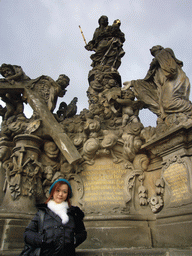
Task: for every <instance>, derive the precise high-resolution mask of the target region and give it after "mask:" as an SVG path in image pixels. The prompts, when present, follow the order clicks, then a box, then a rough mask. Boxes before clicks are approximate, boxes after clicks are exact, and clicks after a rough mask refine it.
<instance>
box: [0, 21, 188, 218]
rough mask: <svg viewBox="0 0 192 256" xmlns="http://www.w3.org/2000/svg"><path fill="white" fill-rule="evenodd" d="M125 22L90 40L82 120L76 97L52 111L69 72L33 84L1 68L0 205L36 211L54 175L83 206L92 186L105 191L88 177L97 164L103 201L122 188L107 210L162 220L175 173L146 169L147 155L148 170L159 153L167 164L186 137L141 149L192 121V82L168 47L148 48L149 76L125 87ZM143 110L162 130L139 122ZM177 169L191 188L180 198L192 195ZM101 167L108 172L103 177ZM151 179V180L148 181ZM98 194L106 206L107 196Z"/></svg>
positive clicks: (103, 27) (104, 24)
mask: <svg viewBox="0 0 192 256" xmlns="http://www.w3.org/2000/svg"><path fill="white" fill-rule="evenodd" d="M120 25H121V23H120V20H115V21H114V23H113V24H112V25H108V18H107V17H106V16H102V17H101V18H100V19H99V28H97V29H96V30H95V33H94V36H93V39H92V40H91V41H90V42H89V43H88V44H87V45H86V46H85V48H86V49H87V50H89V51H94V53H93V54H92V55H91V60H92V64H91V66H92V69H91V70H90V71H89V74H88V82H89V87H88V89H87V97H88V102H89V109H83V110H82V111H81V112H80V114H76V113H77V101H78V99H77V97H75V95H74V98H73V99H72V100H71V102H70V103H69V104H66V103H65V102H61V104H60V106H59V108H58V109H56V103H57V99H58V97H63V96H64V95H65V93H66V88H67V86H68V85H69V78H68V77H67V76H66V75H60V76H59V78H58V79H57V80H56V81H54V80H53V79H52V78H50V77H48V76H44V75H42V76H40V77H38V78H36V79H30V78H29V77H28V76H26V75H25V73H24V72H23V70H22V68H21V67H19V66H16V65H9V64H3V65H2V66H1V67H0V72H1V74H2V76H3V77H4V78H1V79H0V95H1V97H2V100H3V101H4V102H5V104H6V107H2V106H1V107H0V115H1V116H2V119H3V121H2V124H1V139H0V161H1V162H0V169H1V187H2V189H3V190H4V192H5V196H4V195H3V194H0V200H1V202H2V201H3V203H2V205H3V206H5V208H6V207H7V205H9V204H10V203H11V202H16V201H17V202H19V201H20V199H21V198H25V199H26V198H27V199H29V200H32V201H30V202H33V203H34V205H35V203H36V202H44V201H45V200H46V198H47V197H48V194H49V187H50V185H51V184H52V183H53V182H54V181H55V180H57V179H58V178H66V179H68V180H69V181H70V182H71V184H72V187H73V188H74V196H73V199H72V200H73V202H75V203H76V204H77V205H80V206H81V207H85V206H86V205H87V202H89V200H91V199H90V194H91V189H93V190H94V189H95V191H93V192H94V193H96V189H98V188H99V189H101V187H98V185H99V184H97V186H93V185H94V184H92V179H91V178H90V173H91V171H92V169H94V167H97V166H98V170H95V173H96V172H97V173H96V174H95V175H96V176H95V179H96V178H98V177H99V180H100V182H101V183H102V182H104V183H106V184H108V185H109V188H106V190H107V189H109V190H108V191H107V193H103V194H104V195H105V200H106V201H105V202H108V201H110V203H109V205H110V204H111V205H112V200H111V197H110V196H109V195H110V193H111V191H114V190H115V189H116V187H118V186H119V187H118V188H119V189H120V190H119V191H118V193H119V194H118V195H119V197H118V196H117V197H116V198H115V199H116V201H115V200H114V201H115V203H117V205H113V207H112V209H108V212H113V213H117V212H118V213H120V212H121V213H122V212H123V211H124V210H123V209H125V208H126V211H125V212H126V214H127V213H128V212H129V205H130V204H131V203H132V204H135V207H140V208H139V209H146V208H147V207H148V209H149V210H150V211H151V212H153V213H158V212H160V211H161V210H162V209H163V207H164V205H165V203H167V202H168V200H167V197H168V196H167V194H166V192H165V191H166V186H167V188H169V189H170V191H171V193H172V194H171V196H172V197H171V198H170V199H169V200H170V204H171V205H175V204H176V203H175V201H174V199H175V198H177V195H176V194H174V193H176V191H177V190H176V189H175V187H174V181H175V180H176V178H178V176H179V175H178V174H177V175H176V177H174V179H170V177H169V174H171V175H172V169H171V167H170V166H171V165H170V166H169V167H166V169H165V168H164V169H163V171H162V172H163V175H161V167H158V168H154V169H153V168H152V167H150V168H151V169H150V168H149V165H150V164H151V163H150V161H151V156H152V161H153V162H152V164H151V166H152V165H153V163H154V161H155V160H154V159H155V157H156V156H157V155H158V157H159V158H161V157H163V155H164V154H167V152H169V151H170V148H172V143H174V142H173V140H174V141H178V140H179V141H181V143H183V140H184V139H183V137H182V138H181V136H179V135H177V137H176V138H174V139H173V140H172V141H170V138H168V137H167V139H166V141H164V142H159V144H158V145H155V146H154V147H152V148H150V149H146V148H145V145H146V144H148V143H150V141H153V140H155V139H158V137H160V136H164V133H166V132H170V131H171V130H172V129H173V128H176V127H177V126H178V125H189V124H190V123H191V116H192V105H191V102H190V101H189V86H190V84H189V79H188V78H187V76H186V74H185V73H184V72H183V70H182V65H183V63H182V62H181V61H179V60H178V59H177V58H176V57H175V55H174V53H173V51H172V50H171V49H170V48H163V47H161V46H155V47H153V48H152V49H151V54H152V55H153V56H154V59H153V60H152V62H151V64H150V68H149V70H148V72H147V75H146V77H145V78H144V79H139V80H134V81H131V82H126V83H125V87H124V88H121V86H122V85H121V76H120V74H119V72H118V68H119V66H120V64H121V58H122V57H123V56H124V50H123V43H124V42H125V36H124V34H123V32H122V31H121V30H120ZM10 99H12V100H10ZM24 103H29V104H30V105H31V106H32V108H33V110H34V113H33V116H32V117H31V118H27V117H26V116H25V115H24V113H23V106H24ZM143 108H148V109H149V110H150V111H152V112H153V113H155V114H156V115H157V117H158V119H157V126H156V127H150V126H149V127H144V126H143V124H142V123H141V121H140V119H139V111H140V110H141V109H143ZM151 143H152V142H151ZM176 147H177V145H176V146H175V148H176ZM186 147H187V146H186ZM74 152H75V153H74ZM73 153H74V154H75V155H74V154H73ZM72 155H73V156H72ZM104 159H107V160H109V162H110V164H109V166H110V168H111V169H110V168H109V169H110V170H111V172H110V173H109V172H108V170H107V169H106V166H105V168H104V167H103V166H99V164H98V162H99V161H101V162H102V161H103V162H104ZM161 160H162V159H161ZM161 160H158V161H161ZM158 164H159V163H158ZM173 165H174V166H175V167H176V168H177V169H179V168H180V169H181V170H182V175H183V176H182V177H183V180H182V182H183V183H182V187H183V188H184V189H186V191H184V192H183V193H184V194H185V195H188V196H189V195H190V193H191V192H190V190H187V187H188V184H187V182H188V179H189V177H188V176H189V175H188V173H187V171H186V169H185V167H184V165H182V163H180V162H179V160H177V161H176V162H174V163H173V162H172V166H173ZM111 166H112V167H111ZM114 166H116V167H114ZM159 166H161V163H160V164H159ZM89 168H90V169H89ZM99 168H104V169H102V170H104V173H105V175H103V174H102V171H101V169H99ZM148 168H149V169H150V171H151V172H152V173H154V172H156V171H157V172H158V175H156V174H150V173H149V172H148ZM86 171H87V176H85V174H86ZM153 171H154V172H153ZM116 172H117V173H116ZM107 174H108V176H110V177H111V179H110V180H107V178H106V175H107ZM150 175H151V176H152V177H153V178H151V179H150ZM153 175H154V176H153ZM93 176H94V174H93ZM102 177H104V180H102ZM117 179H118V180H117ZM93 180H94V178H93ZM176 181H177V183H178V180H176ZM118 182H119V184H118ZM85 184H86V185H85ZM106 184H105V185H106ZM86 186H87V187H86ZM88 188H89V189H88ZM87 191H89V193H90V194H88V192H87ZM99 196H100V198H101V199H102V196H103V195H102V193H100V194H99ZM3 197H4V200H3ZM85 198H86V200H87V202H85V201H86V200H85ZM177 199H178V200H179V197H178V198H177ZM107 200H108V201H107ZM118 200H119V201H120V202H121V204H120V205H121V206H120V205H118ZM95 202H97V200H96V199H95ZM177 203H178V201H177ZM136 205H137V206H136ZM118 207H119V208H118ZM117 208H118V209H120V210H117ZM89 209H91V210H90V211H89V210H88V209H87V210H86V209H85V211H86V212H93V210H92V208H91V207H89ZM25 210H26V209H25ZM125 212H124V213H125ZM97 213H99V214H101V213H102V210H101V209H97Z"/></svg>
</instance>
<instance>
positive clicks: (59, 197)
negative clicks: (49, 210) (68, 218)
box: [53, 184, 68, 204]
mask: <svg viewBox="0 0 192 256" xmlns="http://www.w3.org/2000/svg"><path fill="white" fill-rule="evenodd" d="M67 196H68V185H67V184H62V185H61V186H60V187H59V188H57V189H56V190H55V192H54V193H53V200H54V201H55V203H57V204H60V203H62V202H64V201H66V200H67Z"/></svg>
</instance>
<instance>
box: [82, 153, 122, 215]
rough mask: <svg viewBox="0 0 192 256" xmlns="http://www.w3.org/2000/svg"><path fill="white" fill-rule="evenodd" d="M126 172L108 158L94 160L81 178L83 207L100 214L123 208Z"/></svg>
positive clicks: (85, 168)
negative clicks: (108, 210) (104, 211)
mask: <svg viewBox="0 0 192 256" xmlns="http://www.w3.org/2000/svg"><path fill="white" fill-rule="evenodd" d="M125 174H126V170H125V169H123V168H122V167H121V165H118V164H114V163H113V162H112V160H110V159H108V158H105V157H103V158H100V159H96V161H95V164H94V165H91V166H90V165H86V166H85V167H84V171H83V172H82V173H81V177H82V180H83V183H84V196H83V201H84V207H85V209H92V210H93V209H95V212H100V211H103V210H105V209H109V208H110V209H114V208H116V207H118V208H121V209H122V208H124V207H125V200H124V193H123V191H124V176H125Z"/></svg>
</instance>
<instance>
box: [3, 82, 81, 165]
mask: <svg viewBox="0 0 192 256" xmlns="http://www.w3.org/2000/svg"><path fill="white" fill-rule="evenodd" d="M31 81H32V80H31ZM28 83H29V81H25V82H19V83H17V82H15V83H14V84H13V85H12V84H10V83H9V82H7V81H6V80H5V79H0V94H6V93H14V92H16V93H22V94H24V95H25V96H26V97H27V102H28V103H29V105H30V106H31V107H32V109H33V110H34V111H35V112H36V113H37V114H38V115H39V116H40V118H41V119H42V122H43V125H44V126H45V127H46V128H47V131H48V133H49V135H50V136H51V137H52V139H53V140H54V142H55V143H56V145H57V146H58V148H59V149H60V151H61V152H62V153H63V155H64V156H65V158H66V159H67V161H68V162H69V163H70V164H71V163H74V162H76V161H78V160H79V159H81V156H80V154H79V152H78V151H77V149H76V148H75V146H74V145H73V143H72V142H71V140H70V138H69V137H68V136H67V134H65V133H64V131H63V128H62V126H61V125H60V124H59V123H58V122H57V121H56V119H55V118H54V116H53V114H52V113H51V112H50V111H49V109H48V107H47V105H46V103H45V102H44V101H43V100H42V99H41V98H40V97H39V95H38V94H37V93H36V91H35V90H31V89H29V88H27V86H26V85H27V84H28Z"/></svg>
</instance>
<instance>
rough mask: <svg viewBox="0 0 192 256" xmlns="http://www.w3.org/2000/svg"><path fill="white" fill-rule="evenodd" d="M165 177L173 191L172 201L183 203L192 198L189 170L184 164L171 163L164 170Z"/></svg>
mask: <svg viewBox="0 0 192 256" xmlns="http://www.w3.org/2000/svg"><path fill="white" fill-rule="evenodd" d="M163 176H164V179H165V182H166V183H167V185H168V186H169V189H170V192H171V198H170V203H177V204H178V203H181V202H182V201H184V200H188V199H190V198H191V193H190V191H189V186H188V182H189V181H188V171H187V169H186V167H185V166H184V164H180V163H174V164H171V165H170V166H169V167H168V168H167V169H166V170H165V171H164V175H163Z"/></svg>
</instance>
